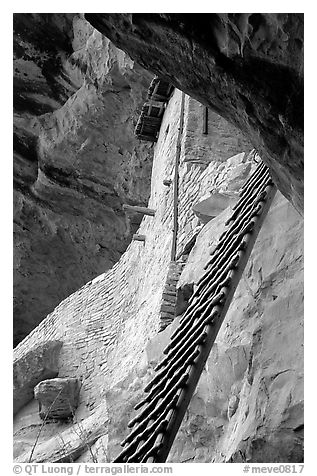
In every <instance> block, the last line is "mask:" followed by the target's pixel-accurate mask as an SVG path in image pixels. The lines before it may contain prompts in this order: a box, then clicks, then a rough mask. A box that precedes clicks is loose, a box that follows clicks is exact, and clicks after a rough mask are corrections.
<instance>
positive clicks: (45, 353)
mask: <svg viewBox="0 0 317 476" xmlns="http://www.w3.org/2000/svg"><path fill="white" fill-rule="evenodd" d="M62 345H63V344H62V342H60V341H58V340H55V341H54V340H53V341H46V342H45V343H42V344H40V345H39V346H37V347H35V348H32V349H31V350H30V351H29V352H26V353H25V354H24V355H23V357H21V358H20V359H17V360H16V361H15V362H14V365H13V414H15V413H17V412H18V411H19V410H20V408H22V407H23V406H24V405H26V404H27V403H28V402H29V401H30V400H32V398H33V389H34V387H35V385H36V384H37V383H38V382H41V381H42V380H44V379H47V378H53V377H56V376H57V375H58V372H59V366H58V357H59V353H60V350H61V347H62Z"/></svg>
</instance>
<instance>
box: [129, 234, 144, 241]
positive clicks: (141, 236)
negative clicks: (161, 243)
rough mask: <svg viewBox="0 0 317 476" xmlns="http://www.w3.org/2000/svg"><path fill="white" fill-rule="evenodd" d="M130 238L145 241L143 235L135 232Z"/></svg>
mask: <svg viewBox="0 0 317 476" xmlns="http://www.w3.org/2000/svg"><path fill="white" fill-rule="evenodd" d="M132 240H133V241H144V242H145V235H138V234H137V233H135V234H134V235H133V236H132Z"/></svg>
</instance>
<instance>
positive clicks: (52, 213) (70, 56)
mask: <svg viewBox="0 0 317 476" xmlns="http://www.w3.org/2000/svg"><path fill="white" fill-rule="evenodd" d="M151 77H152V76H151V74H150V73H148V72H146V71H144V70H143V69H142V68H141V67H139V66H137V65H135V64H134V63H133V62H132V61H131V60H130V59H129V57H128V56H127V55H126V54H125V53H123V52H122V51H120V50H118V49H117V48H115V47H114V46H113V45H112V44H111V43H110V42H109V40H107V39H106V38H104V37H103V36H102V35H101V34H100V33H99V32H97V31H96V30H94V29H93V27H92V26H91V25H90V24H89V23H88V22H86V20H84V18H83V17H82V16H80V15H78V14H76V15H74V14H15V15H14V108H15V109H14V245H15V250H14V260H15V261H14V270H15V275H14V297H15V302H14V344H17V343H18V342H19V341H20V340H21V339H22V338H23V337H24V336H25V335H27V334H28V332H30V330H31V329H33V328H34V327H35V326H36V325H37V324H38V323H39V322H40V321H41V320H42V319H43V318H44V317H45V316H46V315H47V314H48V313H49V312H50V311H52V310H53V308H54V307H55V306H56V305H57V304H58V303H59V302H60V301H61V300H62V299H64V298H65V297H66V296H68V295H69V294H71V293H72V292H73V291H75V290H76V289H78V288H79V287H80V286H82V285H83V284H84V283H86V282H87V281H88V280H89V279H91V278H92V277H94V276H96V275H98V274H100V273H102V272H103V271H105V270H107V269H109V268H110V267H111V266H112V265H113V264H114V263H115V262H116V261H117V260H118V258H119V257H120V255H121V254H122V253H123V252H124V250H125V249H126V247H127V245H128V243H129V241H130V239H131V235H132V233H133V232H134V231H135V229H136V228H137V226H138V224H139V223H134V224H130V223H129V222H128V221H127V220H126V217H125V214H124V212H123V211H122V204H123V203H124V202H126V203H132V204H134V203H136V204H143V205H146V203H147V200H148V197H149V191H150V174H151V165H152V155H153V151H152V149H151V146H150V145H148V144H145V143H140V142H139V141H138V140H137V139H136V138H135V136H134V134H133V128H134V125H135V122H136V120H137V115H138V111H139V109H140V107H141V106H142V104H143V102H144V99H145V97H146V92H147V87H148V84H149V83H150V81H151Z"/></svg>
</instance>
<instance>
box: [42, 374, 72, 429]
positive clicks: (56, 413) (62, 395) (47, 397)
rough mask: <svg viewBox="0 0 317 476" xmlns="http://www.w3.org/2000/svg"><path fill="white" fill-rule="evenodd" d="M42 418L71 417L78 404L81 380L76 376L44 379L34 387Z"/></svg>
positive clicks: (61, 418)
mask: <svg viewBox="0 0 317 476" xmlns="http://www.w3.org/2000/svg"><path fill="white" fill-rule="evenodd" d="M34 397H35V398H36V400H38V402H39V412H40V417H41V418H42V420H44V419H45V420H52V419H53V420H65V419H67V418H71V417H72V416H73V415H74V413H75V411H76V408H77V406H78V397H79V382H78V380H77V379H76V378H54V379H48V380H43V381H42V382H40V383H39V384H38V385H37V386H36V387H35V388H34Z"/></svg>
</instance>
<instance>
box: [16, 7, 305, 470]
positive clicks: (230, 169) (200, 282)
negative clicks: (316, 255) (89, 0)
mask: <svg viewBox="0 0 317 476" xmlns="http://www.w3.org/2000/svg"><path fill="white" fill-rule="evenodd" d="M14 167H15V168H14V200H15V202H14V226H15V228H14V233H15V234H14V247H15V248H14V249H15V252H14V253H15V254H14V257H15V261H14V273H15V275H14V298H15V302H14V362H13V381H14V389H13V398H14V460H15V461H16V462H18V463H32V462H33V463H37V462H48V463H72V462H77V463H79V462H90V463H164V462H170V463H238V462H239V463H241V462H249V463H286V462H293V463H300V462H303V429H304V416H303V401H304V397H303V15H302V14H295V13H280V14H266V13H263V14H259V13H253V14H246V13H240V14H212V13H210V14H178V13H174V14H159V13H153V14H152V13H151V14H126V13H123V14H106V13H95V14H90V13H89V14H64V13H60V14H57V13H50V14H36V13H32V14H22V13H21V14H20V13H17V14H14Z"/></svg>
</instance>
